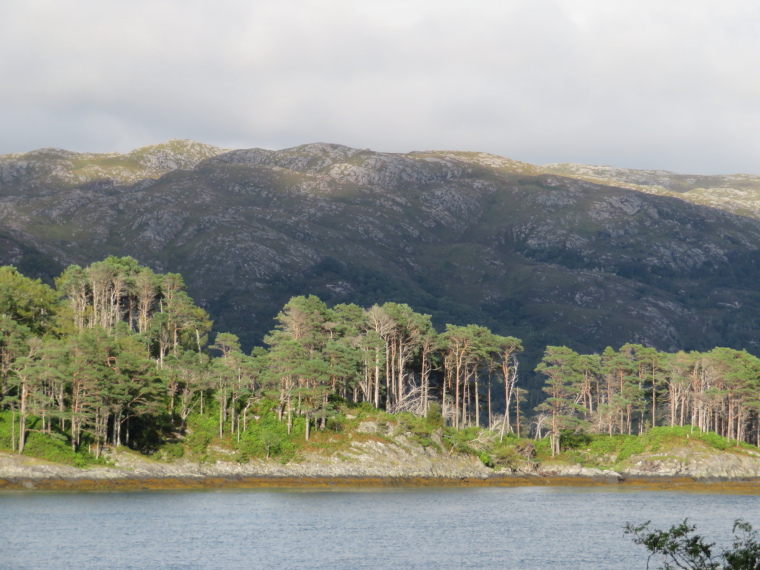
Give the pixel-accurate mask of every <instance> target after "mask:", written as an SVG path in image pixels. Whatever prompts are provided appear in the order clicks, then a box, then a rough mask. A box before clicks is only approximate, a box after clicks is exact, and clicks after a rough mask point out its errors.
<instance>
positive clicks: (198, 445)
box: [185, 431, 212, 456]
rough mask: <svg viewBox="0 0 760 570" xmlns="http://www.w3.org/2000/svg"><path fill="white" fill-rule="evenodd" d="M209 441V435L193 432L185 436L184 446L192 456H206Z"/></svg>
mask: <svg viewBox="0 0 760 570" xmlns="http://www.w3.org/2000/svg"><path fill="white" fill-rule="evenodd" d="M211 439H212V437H211V435H210V434H208V433H206V432H202V431H194V432H192V433H190V434H188V435H187V436H185V445H186V446H187V448H188V449H189V450H190V451H191V452H192V453H193V455H197V456H201V455H205V454H206V451H207V450H208V446H209V444H210V443H211Z"/></svg>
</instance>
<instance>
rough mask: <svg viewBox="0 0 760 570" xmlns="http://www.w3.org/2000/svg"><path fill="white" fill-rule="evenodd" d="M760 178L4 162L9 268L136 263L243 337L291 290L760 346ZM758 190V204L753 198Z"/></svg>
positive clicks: (301, 157)
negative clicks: (179, 281)
mask: <svg viewBox="0 0 760 570" xmlns="http://www.w3.org/2000/svg"><path fill="white" fill-rule="evenodd" d="M758 196H760V177H754V176H745V175H742V176H722V177H721V176H716V177H699V176H682V175H675V174H671V173H665V172H657V171H652V172H649V171H632V170H623V169H611V168H602V167H585V166H578V165H548V166H545V167H538V166H533V165H529V164H525V163H520V162H516V161H513V160H509V159H506V158H501V157H497V156H492V155H486V154H482V153H465V152H414V153H409V154H385V153H378V152H373V151H369V150H359V149H352V148H348V147H344V146H340V145H331V144H310V145H304V146H300V147H296V148H292V149H286V150H282V151H268V150H261V149H249V150H233V151H225V150H223V149H218V148H214V147H210V146H207V145H201V144H198V143H194V142H191V141H170V142H168V143H165V144H162V145H157V146H153V147H146V148H143V149H138V150H136V151H133V152H131V153H127V154H124V155H120V154H78V153H73V152H68V151H62V150H53V149H43V150H39V151H34V152H30V153H26V154H14V155H6V156H2V157H0V262H2V263H12V264H15V265H17V266H18V267H19V268H20V269H21V270H22V271H25V272H27V273H28V274H32V275H37V276H42V277H47V278H49V277H50V276H52V275H55V274H56V273H57V272H58V271H59V269H60V268H61V267H62V266H64V265H67V264H70V263H79V264H86V263H90V262H92V261H95V260H99V259H102V258H104V257H105V256H107V255H109V254H115V255H131V256H133V257H135V258H137V259H138V260H139V261H140V262H141V263H143V264H146V265H149V266H152V267H153V268H154V269H156V270H158V271H161V272H166V271H173V272H179V273H181V274H182V275H183V276H184V277H185V280H186V282H187V284H188V288H189V291H190V294H191V296H192V297H193V298H194V299H195V300H196V301H197V302H198V303H199V304H200V305H202V306H204V307H205V308H206V309H207V310H209V312H210V313H211V314H212V316H213V318H214V319H215V321H216V328H217V329H218V330H227V331H231V332H235V333H237V334H239V335H240V336H241V337H242V338H243V339H245V340H246V341H247V343H248V344H249V345H250V344H252V343H255V342H258V341H260V339H261V336H262V335H263V333H264V332H266V331H267V330H269V329H270V328H271V327H272V324H273V323H272V317H273V316H274V314H275V313H276V311H277V310H278V309H279V308H280V307H281V306H282V305H283V304H284V303H285V301H286V300H287V299H288V298H289V297H290V296H292V295H295V294H303V293H314V294H317V295H319V296H320V297H322V298H323V299H325V300H326V301H328V302H330V303H341V302H356V303H359V304H362V305H365V306H369V305H371V304H373V303H376V302H377V303H381V302H384V301H398V302H406V303H409V304H410V305H412V306H413V307H414V308H415V309H416V310H418V311H422V312H427V313H430V314H432V315H433V317H434V322H436V323H437V324H438V325H442V324H443V323H446V322H450V323H459V324H462V323H467V322H475V323H479V324H483V325H486V326H489V327H491V328H492V329H493V330H494V331H495V332H500V333H502V334H510V335H513V336H518V337H521V338H523V339H524V340H525V341H526V343H527V344H528V347H529V352H530V353H532V354H533V355H535V354H538V353H539V352H540V351H542V350H543V347H544V346H546V345H547V344H569V345H570V346H571V347H573V348H575V349H576V350H583V351H598V350H602V349H603V348H604V347H605V346H607V345H613V346H619V345H621V344H623V343H625V342H638V343H643V344H650V345H653V346H656V347H658V348H660V349H663V350H675V349H679V348H685V349H704V348H710V347H712V346H716V345H728V346H734V347H737V348H748V349H750V350H752V351H753V352H755V353H760V327H758V324H757V318H756V315H757V311H758V310H759V309H760V293H758V291H757V286H756V284H757V283H758V282H760V254H759V253H758V249H759V248H760V221H758V218H760V213H759V212H760V210H759V208H760V206H758V205H757V204H760V202H758V201H756V198H757V197H758ZM758 199H759V200H760V198H758Z"/></svg>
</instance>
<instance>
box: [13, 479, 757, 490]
mask: <svg viewBox="0 0 760 570" xmlns="http://www.w3.org/2000/svg"><path fill="white" fill-rule="evenodd" d="M436 487H438V488H449V489H452V488H477V487H481V488H482V487H503V488H507V487H508V488H513V487H597V488H600V487H607V488H610V489H631V490H634V489H639V490H646V491H690V492H713V493H721V494H724V493H725V494H737V495H760V478H749V479H729V480H706V479H696V478H693V477H664V476H653V477H629V478H622V479H618V480H612V478H610V477H594V476H590V477H589V476H541V475H498V474H497V475H492V476H489V477H484V478H481V477H415V476H410V477H392V476H389V477H376V476H369V477H368V476H346V477H341V476H324V477H319V476H271V475H269V476H266V475H265V476H229V477H193V476H186V477H182V476H167V477H151V476H126V477H114V478H107V479H104V478H98V477H91V478H88V477H86V476H85V477H76V478H68V477H2V478H0V492H3V491H12V492H13V491H72V492H82V491H105V492H109V491H110V492H118V491H169V490H178V491H194V490H224V489H241V490H242V489H278V488H279V489H325V490H327V489H351V488H364V489H371V488H398V489H403V488H408V489H421V488H436Z"/></svg>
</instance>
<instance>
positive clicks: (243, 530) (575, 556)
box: [0, 487, 760, 570]
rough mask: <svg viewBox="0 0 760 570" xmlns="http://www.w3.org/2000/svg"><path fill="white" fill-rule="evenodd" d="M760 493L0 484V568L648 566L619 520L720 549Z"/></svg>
mask: <svg viewBox="0 0 760 570" xmlns="http://www.w3.org/2000/svg"><path fill="white" fill-rule="evenodd" d="M758 507H760V497H758V496H746V495H730V494H713V493H710V492H696V493H675V492H660V491H640V490H635V489H630V488H615V487H609V488H608V487H605V488H589V487H577V488H569V487H521V488H486V489H483V488H480V489H366V488H362V489H355V490H354V489H340V490H334V491H328V490H323V489H320V490H308V489H288V490H246V491H215V492H198V491H193V492H187V491H172V492H160V491H154V492H145V493H141V492H129V493H57V494H53V493H39V492H37V493H5V494H0V514H1V515H2V516H1V517H0V535H1V536H2V542H0V567H2V568H72V567H81V568H373V569H375V568H519V569H531V568H604V569H618V568H619V569H626V570H629V569H632V568H645V567H646V551H645V550H644V549H643V548H642V547H638V546H636V545H634V544H633V543H632V542H631V541H630V539H629V538H628V537H625V536H624V535H623V530H622V526H623V524H624V523H625V522H626V521H630V522H634V523H640V522H644V521H646V520H652V522H653V525H654V526H657V527H666V526H670V525H672V524H676V523H678V522H680V521H682V520H683V519H684V518H687V517H688V518H689V520H690V522H693V523H695V524H697V526H698V531H699V532H700V533H702V534H705V535H707V536H708V537H709V538H710V540H711V541H715V542H718V543H719V544H722V545H725V546H728V545H729V543H730V538H731V527H732V525H733V521H734V520H735V519H737V518H743V519H745V520H747V521H749V522H750V523H752V524H753V525H754V526H755V527H756V528H757V527H760V514H758V513H760V508H758Z"/></svg>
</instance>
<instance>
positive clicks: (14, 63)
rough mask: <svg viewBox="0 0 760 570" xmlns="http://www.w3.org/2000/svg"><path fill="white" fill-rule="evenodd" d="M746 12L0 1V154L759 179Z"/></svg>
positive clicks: (751, 24) (343, 0) (610, 6)
mask: <svg viewBox="0 0 760 570" xmlns="http://www.w3.org/2000/svg"><path fill="white" fill-rule="evenodd" d="M758 30H760V2H757V1H756V0H720V1H717V0H468V1H467V2H465V1H463V0H461V1H454V0H403V1H400V0H266V1H264V0H214V1H210V0H128V1H126V0H108V1H103V0H4V1H3V2H2V3H0V154H6V153H15V152H25V151H29V150H33V149H36V148H42V147H59V148H66V149H69V150H75V151H82V152H112V151H118V152H125V151H129V150H131V149H134V148H138V147H141V146H145V145H148V144H156V143H160V142H164V141H166V140H169V139H175V138H176V139H193V140H196V141H199V142H204V143H208V144H213V145H217V146H221V147H224V148H252V147H261V148H268V149H281V148H288V147H292V146H296V145H300V144H306V143H312V142H330V143H339V144H344V145H348V146H352V147H357V148H370V149H372V150H376V151H383V152H409V151H413V150H466V151H481V152H488V153H492V154H497V155H500V156H506V157H509V158H513V159H516V160H522V161H526V162H530V163H533V164H545V163H553V162H577V163H583V164H597V165H610V166H618V167H628V168H645V169H664V170H671V171H675V172H682V173H693V174H729V173H751V174H760V72H759V70H760V33H758Z"/></svg>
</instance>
